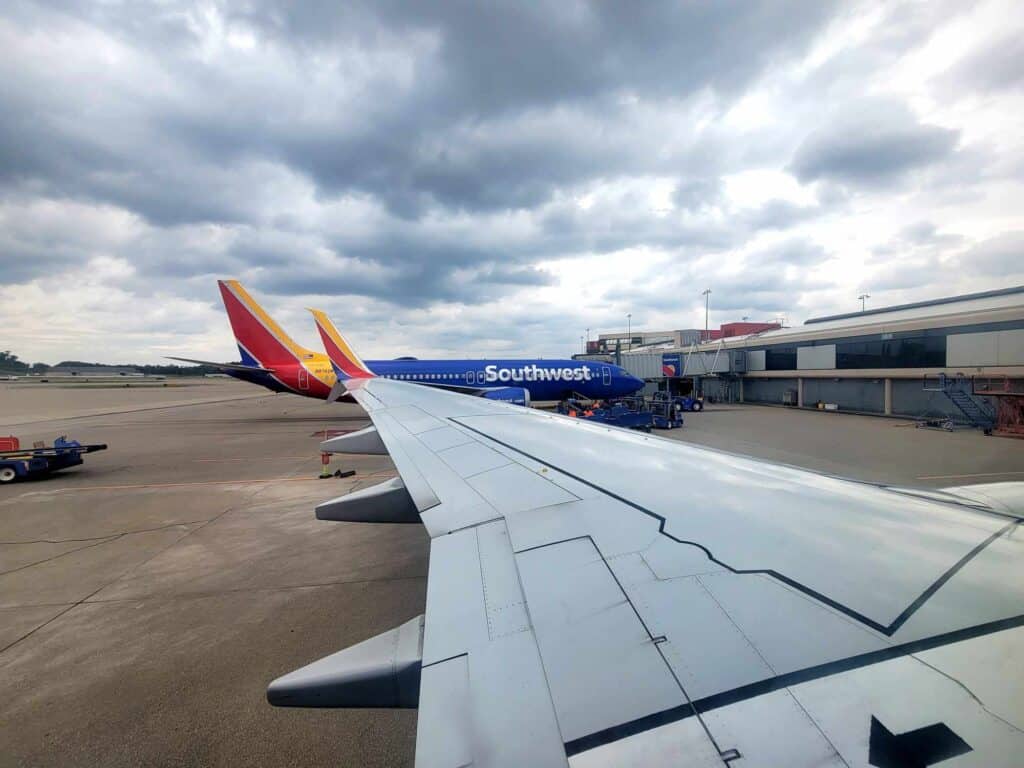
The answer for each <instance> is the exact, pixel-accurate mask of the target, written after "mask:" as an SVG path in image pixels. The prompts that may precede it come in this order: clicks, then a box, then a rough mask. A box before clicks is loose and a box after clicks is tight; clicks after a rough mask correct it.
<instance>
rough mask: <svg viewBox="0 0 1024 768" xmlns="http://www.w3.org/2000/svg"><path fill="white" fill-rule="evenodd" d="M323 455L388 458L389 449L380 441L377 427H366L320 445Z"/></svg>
mask: <svg viewBox="0 0 1024 768" xmlns="http://www.w3.org/2000/svg"><path fill="white" fill-rule="evenodd" d="M320 450H321V451H322V452H323V453H359V454H366V455H370V456H387V455H388V449H387V448H385V447H384V441H383V440H381V439H380V435H379V434H378V433H377V428H376V427H366V429H360V430H358V431H356V432H349V433H348V434H347V435H338V436H337V437H332V438H331V439H330V440H324V441H323V442H322V443H320Z"/></svg>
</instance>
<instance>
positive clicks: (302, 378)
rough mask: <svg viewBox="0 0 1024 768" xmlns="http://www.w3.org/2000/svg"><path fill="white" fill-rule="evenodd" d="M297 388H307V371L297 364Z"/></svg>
mask: <svg viewBox="0 0 1024 768" xmlns="http://www.w3.org/2000/svg"><path fill="white" fill-rule="evenodd" d="M299 389H309V371H307V370H306V369H305V368H304V367H303V366H301V365H300V366H299Z"/></svg>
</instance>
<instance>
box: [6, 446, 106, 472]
mask: <svg viewBox="0 0 1024 768" xmlns="http://www.w3.org/2000/svg"><path fill="white" fill-rule="evenodd" d="M0 448H3V449H4V450H0V483H11V482H14V481H15V480H18V479H24V478H26V477H33V476H40V475H47V474H49V473H51V472H56V471H58V470H61V469H67V468H68V467H76V466H78V465H79V464H82V463H84V462H83V459H82V455H83V454H86V453H94V452H95V451H105V450H106V449H107V445H106V443H94V444H92V445H82V444H81V443H80V442H78V441H77V440H68V438H67V436H66V435H63V436H61V437H58V438H57V439H56V440H54V441H53V445H51V446H46V445H44V444H42V443H37V444H36V445H35V446H33V447H32V448H22V447H21V444H20V441H19V440H18V438H16V437H3V438H0Z"/></svg>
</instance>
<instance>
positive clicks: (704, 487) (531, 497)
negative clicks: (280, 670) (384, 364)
mask: <svg viewBox="0 0 1024 768" xmlns="http://www.w3.org/2000/svg"><path fill="white" fill-rule="evenodd" d="M350 391H351V393H352V394H353V396H354V397H355V398H356V400H357V401H358V402H359V403H360V404H361V405H362V406H363V407H364V408H365V409H366V410H367V412H368V414H369V416H370V418H371V420H372V421H373V424H374V427H375V428H376V431H377V433H378V434H379V437H380V441H381V443H382V444H383V447H384V448H386V450H387V452H388V453H389V454H390V455H391V457H392V459H393V461H394V463H395V466H396V468H397V470H398V473H399V475H400V477H401V481H402V483H401V485H403V486H404V491H400V492H397V493H396V488H395V486H394V484H392V485H391V486H389V487H386V488H384V487H382V489H381V490H380V492H379V499H380V501H379V506H378V509H383V510H385V512H384V513H382V514H383V517H384V519H386V520H390V521H394V522H398V521H402V520H408V519H410V518H412V519H415V518H416V517H417V516H418V518H419V519H420V520H421V521H422V522H423V524H424V525H425V526H426V528H427V531H428V532H429V534H430V536H431V550H430V571H429V576H428V585H427V605H426V612H425V619H424V621H423V622H422V624H419V625H417V626H418V627H419V630H418V631H419V632H420V633H421V634H420V635H418V641H419V648H418V650H419V653H418V658H416V659H415V661H413V662H408V663H407V664H406V666H405V667H401V668H402V669H407V668H408V669H412V668H414V667H415V666H416V663H415V662H418V665H419V670H420V676H419V681H418V682H419V691H418V706H419V721H418V732H417V745H416V764H417V766H420V768H427V767H431V768H432V767H433V766H460V765H476V766H505V765H509V766H511V765H516V766H523V765H533V766H546V765H563V766H564V765H566V764H571V765H573V766H577V765H579V766H604V765H632V764H636V765H662V764H664V765H686V766H722V765H730V766H831V765H851V766H852V765H876V766H897V767H898V766H904V765H906V766H917V765H921V766H926V765H932V764H934V763H938V762H940V761H948V763H947V762H942V764H943V765H947V764H948V765H950V766H961V765H962V766H968V765H976V766H982V765H984V766H996V765H1006V766H1011V765H1019V764H1020V763H1021V755H1024V732H1022V728H1024V664H1022V663H1021V662H1020V659H1019V655H1018V654H1019V649H1020V648H1021V647H1024V646H1022V642H1024V550H1022V546H1024V544H1022V542H1021V535H1020V531H1019V530H1018V528H1019V524H1020V522H1021V518H1020V517H1018V514H1019V513H1020V512H1021V511H1022V510H1024V493H1022V492H1021V489H1020V487H1018V486H1017V484H1000V486H998V487H996V486H992V487H993V488H995V490H994V491H992V492H988V493H973V494H972V493H970V492H969V490H968V489H950V490H949V491H947V492H917V491H913V490H908V489H889V488H884V487H879V486H875V485H871V484H865V483H859V482H854V481H849V480H844V479H840V478H835V477H830V476H826V475H821V474H817V473H813V472H808V471H804V470H800V469H796V468H793V467H787V466H782V465H777V464H772V463H768V462H763V461H757V460H754V459H749V458H745V457H741V456H736V455H732V454H727V453H722V452H718V451H712V450H707V449H702V448H695V447H692V446H689V445H686V444H682V443H679V442H677V441H670V440H664V439H661V438H658V437H652V436H649V435H643V434H640V433H634V432H626V431H623V430H618V429H614V428H607V427H603V426H600V425H594V424H590V423H587V422H584V421H580V420H576V419H569V418H564V417H561V416H557V415H552V414H548V413H544V412H540V411H535V410H531V409H527V408H521V407H518V406H512V405H506V404H504V403H497V402H491V401H486V400H482V399H479V398H472V397H466V396H464V395H459V394H455V393H451V392H445V391H440V390H437V389H431V388H425V387H417V386H415V385H410V384H404V383H402V382H396V381H388V380H383V379H368V380H361V381H358V382H353V383H351V384H350ZM370 496H371V497H372V496H373V492H371V493H370ZM365 497H366V494H365V493H364V495H363V497H361V498H357V499H354V500H352V499H349V497H342V498H341V499H337V500H333V501H331V502H327V503H325V504H324V505H321V506H322V509H319V510H318V516H321V517H324V518H325V519H367V518H365V517H360V516H359V515H362V514H365V511H359V510H365V507H366V503H367V502H366V498H365ZM346 508H351V509H353V510H357V511H358V514H357V515H355V516H354V517H346V512H345V510H346ZM387 510H393V511H392V512H389V511H387ZM400 630H401V632H404V634H401V637H403V638H407V637H410V634H409V633H410V632H411V631H413V630H410V629H409V625H404V626H403V627H401V628H399V630H395V633H399V632H400ZM379 639H380V638H376V639H374V641H368V642H376V641H377V640H379ZM389 642H390V641H389ZM403 642H406V646H402V647H408V642H410V641H403ZM400 644H401V643H400V637H399V635H398V634H396V635H395V638H394V640H393V643H392V646H393V647H395V648H397V647H399V646H400ZM361 645H365V644H361ZM413 645H415V643H413ZM392 646H388V647H392ZM359 648H360V646H356V648H354V649H348V650H347V651H343V652H342V653H341V654H338V655H337V656H339V657H340V656H342V655H344V654H349V652H350V651H357V650H359ZM1014 651H1017V652H1018V653H1014ZM350 656H351V654H350ZM414 656H417V654H416V653H415V652H413V653H411V654H410V653H405V655H404V656H402V658H409V657H414ZM332 658H334V657H328V659H324V660H321V661H320V662H316V663H315V664H314V665H311V666H310V667H307V668H305V669H306V670H310V669H312V668H313V667H317V665H324V664H326V663H328V662H329V660H330V659H332ZM396 658H397V657H395V656H393V657H392V658H391V662H389V663H391V667H390V668H391V669H398V668H399V667H400V666H401V665H400V663H399V661H395V659H396ZM328 666H329V665H328ZM384 666H387V664H385V665H384ZM342 667H344V664H343V665H342ZM317 669H319V667H317ZM361 669H362V668H361ZM303 672H304V670H299V671H298V672H296V673H292V675H288V676H285V677H284V678H281V679H280V680H279V681H275V683H274V684H272V686H271V689H270V695H271V700H272V701H273V700H274V698H275V695H276V697H277V698H278V701H277V702H275V703H298V704H300V705H301V704H303V703H306V704H309V703H310V702H309V700H308V692H309V689H308V687H307V688H303V685H304V684H305V683H306V682H308V677H309V676H308V674H307V676H306V678H301V677H300V678H296V677H294V676H296V675H301V674H302V673H303ZM337 674H338V675H341V677H344V676H345V674H348V675H349V678H351V670H350V669H349V671H348V672H344V670H343V672H339V673H337ZM360 674H362V673H360ZM314 677H315V675H314ZM349 678H345V679H346V680H348V679H349ZM324 679H325V680H327V682H326V683H324V680H321V686H323V685H327V687H328V688H330V685H331V684H335V687H337V685H336V684H337V681H338V679H340V678H338V677H337V675H336V677H335V678H334V679H333V683H332V682H331V678H330V674H328V675H327V678H324ZM396 679H397V678H396ZM345 684H346V685H348V684H350V683H348V682H346V683H345ZM332 690H333V689H332ZM304 692H305V693H304ZM290 695H294V696H295V697H296V698H295V700H294V701H287V700H283V699H286V698H287V697H288V696H290ZM304 696H306V698H305V699H304V698H303V697H304ZM339 701H341V700H339ZM344 702H348V700H347V699H344ZM344 702H343V703H342V704H339V705H344V706H351V705H352V704H351V703H344ZM313 705H317V704H315V702H314V703H313ZM321 705H324V704H321ZM371 705H380V704H371ZM395 706H397V704H395Z"/></svg>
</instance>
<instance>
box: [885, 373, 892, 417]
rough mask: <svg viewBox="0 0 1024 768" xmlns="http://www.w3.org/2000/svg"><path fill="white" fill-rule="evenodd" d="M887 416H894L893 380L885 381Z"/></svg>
mask: <svg viewBox="0 0 1024 768" xmlns="http://www.w3.org/2000/svg"><path fill="white" fill-rule="evenodd" d="M885 415H886V416H892V379H886V380H885Z"/></svg>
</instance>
